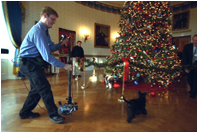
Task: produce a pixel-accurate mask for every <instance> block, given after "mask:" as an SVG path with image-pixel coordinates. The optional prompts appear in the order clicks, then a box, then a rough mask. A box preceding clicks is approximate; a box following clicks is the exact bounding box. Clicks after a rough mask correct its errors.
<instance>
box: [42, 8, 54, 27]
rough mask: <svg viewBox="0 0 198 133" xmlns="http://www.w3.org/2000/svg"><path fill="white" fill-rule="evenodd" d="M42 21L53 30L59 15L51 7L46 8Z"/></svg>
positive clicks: (43, 11) (43, 10)
mask: <svg viewBox="0 0 198 133" xmlns="http://www.w3.org/2000/svg"><path fill="white" fill-rule="evenodd" d="M40 15H41V21H42V22H43V24H44V25H45V26H46V28H47V29H49V28H52V25H53V24H55V22H56V18H58V13H57V12H56V11H55V10H54V9H52V8H51V7H48V6H45V7H44V8H43V9H42V11H41V13H40Z"/></svg>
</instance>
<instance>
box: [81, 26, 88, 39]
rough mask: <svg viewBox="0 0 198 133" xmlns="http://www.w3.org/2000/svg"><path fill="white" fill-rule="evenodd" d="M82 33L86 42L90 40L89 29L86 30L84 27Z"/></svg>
mask: <svg viewBox="0 0 198 133" xmlns="http://www.w3.org/2000/svg"><path fill="white" fill-rule="evenodd" d="M81 33H82V35H83V36H84V42H86V41H87V40H88V37H89V31H88V30H86V29H82V30H81Z"/></svg>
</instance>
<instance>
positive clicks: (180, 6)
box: [171, 1, 197, 13]
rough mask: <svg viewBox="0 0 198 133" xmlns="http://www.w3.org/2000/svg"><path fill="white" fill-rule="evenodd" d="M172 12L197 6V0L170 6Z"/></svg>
mask: <svg viewBox="0 0 198 133" xmlns="http://www.w3.org/2000/svg"><path fill="white" fill-rule="evenodd" d="M171 8H172V11H173V13H177V12H181V11H186V10H189V9H190V8H197V1H189V2H184V3H181V4H177V5H174V6H171Z"/></svg>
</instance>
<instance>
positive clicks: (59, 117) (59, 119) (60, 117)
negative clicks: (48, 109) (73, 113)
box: [49, 115, 65, 123]
mask: <svg viewBox="0 0 198 133" xmlns="http://www.w3.org/2000/svg"><path fill="white" fill-rule="evenodd" d="M49 120H50V121H53V122H55V123H62V122H63V121H64V120H65V117H62V116H60V115H55V116H53V117H50V118H49Z"/></svg>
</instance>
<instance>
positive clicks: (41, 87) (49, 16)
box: [19, 7, 72, 123]
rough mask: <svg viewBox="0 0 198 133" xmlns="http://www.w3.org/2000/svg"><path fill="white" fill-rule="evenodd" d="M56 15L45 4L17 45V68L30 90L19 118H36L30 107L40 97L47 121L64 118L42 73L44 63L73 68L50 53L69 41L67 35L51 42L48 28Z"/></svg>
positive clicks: (59, 121) (33, 105) (32, 107)
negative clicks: (18, 49) (35, 20)
mask: <svg viewBox="0 0 198 133" xmlns="http://www.w3.org/2000/svg"><path fill="white" fill-rule="evenodd" d="M57 17H58V14H57V12H56V11H55V10H53V9H52V8H50V7H44V8H43V9H42V12H41V19H40V21H39V22H38V23H37V24H35V25H34V26H33V27H32V28H31V29H30V31H29V32H28V33H27V35H26V36H25V38H24V40H23V42H22V44H21V46H20V53H19V56H20V63H19V69H20V72H21V73H22V74H24V75H25V76H26V78H28V80H29V81H30V87H31V90H30V92H29V94H28V96H27V98H26V101H25V103H24V105H23V107H22V109H21V111H20V113H19V118H21V119H26V118H37V117H39V116H40V115H39V113H33V112H32V110H33V109H34V108H35V107H36V105H37V104H38V102H39V100H40V98H42V100H43V102H44V104H45V106H46V108H47V112H48V115H49V119H50V121H53V122H55V123H62V122H63V121H64V120H65V118H64V117H62V116H60V115H58V113H57V106H56V105H55V103H54V98H53V94H52V90H51V86H50V84H49V82H48V80H47V78H46V76H45V73H44V69H43V67H45V62H48V63H49V64H51V65H53V66H56V67H59V68H64V69H65V70H70V71H71V70H72V66H71V65H70V64H64V63H62V62H60V61H59V60H58V59H56V58H55V57H54V56H53V55H51V54H50V53H51V52H53V51H56V50H59V49H60V48H61V46H62V45H64V44H65V43H66V42H68V38H66V39H64V40H62V41H61V42H60V43H59V44H54V43H53V42H52V41H51V38H50V35H49V34H48V29H50V28H52V25H53V24H55V22H56V18H57Z"/></svg>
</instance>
